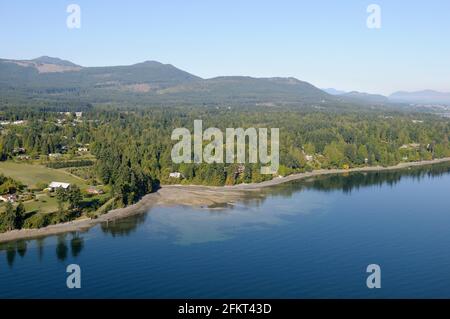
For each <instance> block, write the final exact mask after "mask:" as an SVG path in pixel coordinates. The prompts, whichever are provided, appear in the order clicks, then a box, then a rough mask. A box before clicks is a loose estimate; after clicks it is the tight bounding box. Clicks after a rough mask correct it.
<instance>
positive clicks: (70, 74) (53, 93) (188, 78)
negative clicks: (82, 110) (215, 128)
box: [0, 57, 339, 106]
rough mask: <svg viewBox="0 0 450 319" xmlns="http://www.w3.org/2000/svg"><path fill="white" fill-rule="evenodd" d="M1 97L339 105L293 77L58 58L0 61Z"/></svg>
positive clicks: (147, 62) (212, 103)
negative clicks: (201, 73)
mask: <svg viewBox="0 0 450 319" xmlns="http://www.w3.org/2000/svg"><path fill="white" fill-rule="evenodd" d="M0 92H3V93H4V94H3V95H4V96H13V97H24V96H25V97H31V98H39V99H47V100H53V101H55V100H61V99H64V100H67V101H70V100H72V101H73V100H77V101H80V100H86V101H89V102H99V103H105V102H112V101H130V100H133V101H135V103H143V104H158V105H161V104H165V105H167V104H172V105H179V104H180V103H181V102H182V103H184V104H190V105H198V104H207V105H221V104H228V105H269V106H271V105H272V106H273V105H316V106H326V105H329V104H336V103H339V99H336V98H335V97H333V96H332V95H329V94H328V93H326V92H324V91H322V90H320V89H318V88H316V87H315V86H313V85H312V84H310V83H308V82H304V81H300V80H297V79H295V78H279V77H274V78H253V77H246V76H221V77H215V78H211V79H202V78H200V77H198V76H195V75H193V74H190V73H188V72H185V71H182V70H180V69H178V68H176V67H174V66H173V65H170V64H162V63H159V62H156V61H146V62H143V63H138V64H133V65H129V66H112V67H82V66H79V65H76V64H74V63H72V62H69V61H64V60H60V59H58V58H50V57H40V58H38V59H34V60H6V59H0Z"/></svg>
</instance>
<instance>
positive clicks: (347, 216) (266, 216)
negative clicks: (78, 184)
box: [0, 164, 450, 298]
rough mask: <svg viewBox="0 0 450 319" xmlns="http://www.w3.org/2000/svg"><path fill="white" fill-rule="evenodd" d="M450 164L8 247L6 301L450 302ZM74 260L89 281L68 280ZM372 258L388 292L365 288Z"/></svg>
mask: <svg viewBox="0 0 450 319" xmlns="http://www.w3.org/2000/svg"><path fill="white" fill-rule="evenodd" d="M449 172H450V166H449V165H448V164H446V165H436V166H429V167H426V168H420V169H418V168H415V169H409V170H402V171H395V172H382V173H354V174H348V175H347V176H343V175H333V176H328V177H320V178H315V179H311V180H307V181H296V182H292V183H288V184H284V185H279V186H275V187H272V188H269V189H266V190H265V191H264V193H263V196H258V197H255V198H251V197H246V198H245V199H243V200H242V201H238V202H237V203H235V204H234V205H232V206H227V207H224V208H221V209H217V208H215V209H207V208H189V207H170V208H169V207H167V208H166V207H156V208H152V209H151V210H150V211H148V212H147V213H145V214H140V215H137V216H133V217H130V218H126V219H123V220H120V221H116V222H114V223H109V224H107V225H106V224H102V225H98V226H96V227H94V228H92V229H90V230H89V231H87V232H84V233H73V234H66V235H61V236H50V237H47V238H41V239H37V240H29V241H18V242H14V243H9V244H4V245H2V246H1V247H0V297H1V298H43V297H56V298H81V297H83V298H84V297H88V298H137V297H139V298H431V297H434V298H449V297H450V173H449ZM69 264H78V265H80V267H81V285H82V287H81V289H68V288H67V286H66V278H67V276H68V275H69V274H68V273H66V267H67V266H68V265H69ZM369 264H378V265H380V267H381V288H380V289H368V288H367V286H366V279H367V276H368V275H369V274H368V273H367V272H366V268H367V266H368V265H369Z"/></svg>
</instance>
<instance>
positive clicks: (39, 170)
mask: <svg viewBox="0 0 450 319" xmlns="http://www.w3.org/2000/svg"><path fill="white" fill-rule="evenodd" d="M0 173H2V174H3V175H5V176H9V177H11V178H13V179H16V180H18V181H20V182H22V183H23V184H25V185H27V186H28V187H36V185H38V184H42V183H45V184H49V183H51V182H53V181H55V182H64V183H71V184H77V185H78V186H79V187H80V188H81V189H86V188H87V187H88V185H87V184H86V182H85V181H84V180H83V179H81V178H77V177H75V176H73V175H70V174H69V173H67V172H66V171H64V170H59V169H52V168H47V167H45V166H42V165H32V164H25V163H15V162H11V161H6V162H0Z"/></svg>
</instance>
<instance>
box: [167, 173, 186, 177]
mask: <svg viewBox="0 0 450 319" xmlns="http://www.w3.org/2000/svg"><path fill="white" fill-rule="evenodd" d="M169 177H173V178H182V177H183V174H181V173H180V172H173V173H170V174H169Z"/></svg>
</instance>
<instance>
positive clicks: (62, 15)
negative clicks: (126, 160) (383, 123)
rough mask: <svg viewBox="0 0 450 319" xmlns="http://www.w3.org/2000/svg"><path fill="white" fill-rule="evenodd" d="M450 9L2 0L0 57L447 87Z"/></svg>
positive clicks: (431, 0)
mask: <svg viewBox="0 0 450 319" xmlns="http://www.w3.org/2000/svg"><path fill="white" fill-rule="evenodd" d="M70 4H78V5H79V7H80V9H81V15H80V28H79V29H77V28H72V29H71V28H68V27H67V23H66V20H67V18H68V16H69V15H70V13H67V11H66V10H67V6H68V5H70ZM371 4H377V5H379V8H380V9H381V28H368V27H367V22H366V21H367V19H368V17H369V15H370V13H368V12H367V7H368V6H369V5H371ZM449 14H450V1H448V0H428V1H418V0H409V1H406V0H395V1H393V0H369V1H365V0H340V1H339V0H292V1H288V0H272V1H266V0H239V1H238V0H173V1H171V0H164V1H156V0H155V1H153V0H147V1H144V0H142V1H140V0H128V1H119V0H117V1H106V0H70V1H65V0H40V1H29V0H26V1H25V0H14V1H12V0H11V1H6V0H0V58H8V59H32V58H36V57H39V56H42V55H47V56H54V57H59V58H63V59H67V60H70V61H72V62H74V63H76V64H80V65H83V66H107V65H129V64H134V63H138V62H143V61H147V60H156V61H160V62H162V63H170V64H173V65H175V66H176V67H178V68H180V69H183V70H185V71H188V72H190V73H193V74H195V75H198V76H201V77H203V78H211V77H215V76H221V75H248V76H255V77H274V76H281V77H288V76H289V77H290V76H292V77H296V78H298V79H300V80H303V81H307V82H310V83H312V84H314V85H315V86H317V87H320V88H329V87H333V88H336V89H340V90H346V91H352V90H356V91H362V92H370V93H381V94H390V93H392V92H394V91H398V90H406V91H414V90H422V89H434V90H438V91H446V92H450V19H449Z"/></svg>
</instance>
